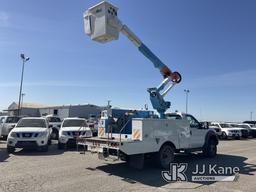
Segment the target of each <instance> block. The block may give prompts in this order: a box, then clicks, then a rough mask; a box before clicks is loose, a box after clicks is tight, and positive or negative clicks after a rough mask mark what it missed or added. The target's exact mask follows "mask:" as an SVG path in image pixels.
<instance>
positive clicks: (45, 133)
mask: <svg viewBox="0 0 256 192" xmlns="http://www.w3.org/2000/svg"><path fill="white" fill-rule="evenodd" d="M46 136H47V132H41V133H39V134H38V137H46Z"/></svg>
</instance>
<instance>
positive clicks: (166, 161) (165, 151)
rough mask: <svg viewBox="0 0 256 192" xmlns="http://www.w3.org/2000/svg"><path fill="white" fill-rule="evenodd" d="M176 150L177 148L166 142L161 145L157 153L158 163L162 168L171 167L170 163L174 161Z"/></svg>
mask: <svg viewBox="0 0 256 192" xmlns="http://www.w3.org/2000/svg"><path fill="white" fill-rule="evenodd" d="M174 151H175V149H174V148H173V147H172V146H170V145H168V144H165V145H163V146H162V147H161V149H160V150H159V152H158V154H157V161H158V165H159V166H160V167H161V168H164V169H168V168H169V166H170V163H172V162H173V161H174Z"/></svg>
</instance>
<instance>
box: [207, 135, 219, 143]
mask: <svg viewBox="0 0 256 192" xmlns="http://www.w3.org/2000/svg"><path fill="white" fill-rule="evenodd" d="M211 140H213V141H214V142H215V144H216V145H217V144H218V143H219V140H218V139H217V138H216V136H215V135H211V136H210V137H209V138H208V142H209V141H211Z"/></svg>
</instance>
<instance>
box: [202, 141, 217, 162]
mask: <svg viewBox="0 0 256 192" xmlns="http://www.w3.org/2000/svg"><path fill="white" fill-rule="evenodd" d="M203 154H204V156H205V157H210V158H213V157H215V156H216V155H217V144H216V141H215V140H213V139H211V140H209V141H208V143H207V145H206V146H205V148H204V149H203Z"/></svg>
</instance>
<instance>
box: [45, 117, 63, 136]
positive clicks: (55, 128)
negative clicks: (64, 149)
mask: <svg viewBox="0 0 256 192" xmlns="http://www.w3.org/2000/svg"><path fill="white" fill-rule="evenodd" d="M45 117H46V119H47V120H48V122H49V127H50V128H52V134H51V138H52V139H54V140H58V139H59V130H60V126H61V119H60V118H59V117H58V116H54V115H47V116H45Z"/></svg>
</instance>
